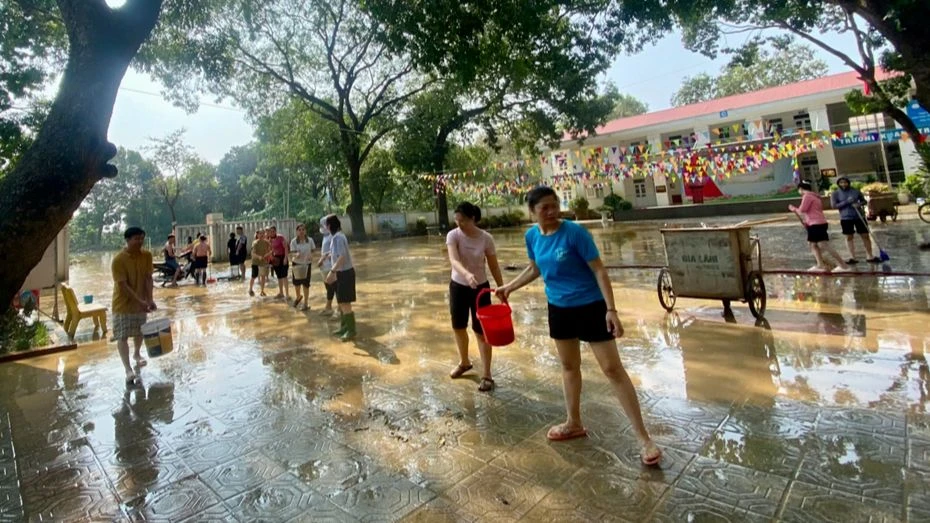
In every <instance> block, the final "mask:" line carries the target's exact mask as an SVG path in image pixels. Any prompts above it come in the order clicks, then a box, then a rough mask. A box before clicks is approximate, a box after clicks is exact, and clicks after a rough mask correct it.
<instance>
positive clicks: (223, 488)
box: [200, 452, 284, 500]
mask: <svg viewBox="0 0 930 523" xmlns="http://www.w3.org/2000/svg"><path fill="white" fill-rule="evenodd" d="M283 472H284V467H282V466H281V465H279V464H277V463H276V462H275V461H273V460H272V459H270V458H268V457H267V456H265V455H264V454H262V453H261V452H252V453H251V454H246V455H245V456H241V457H238V458H235V459H233V460H232V461H228V462H226V463H223V464H222V465H218V466H216V467H214V468H212V469H210V470H207V471H205V472H203V473H202V474H200V478H201V479H202V480H203V482H204V483H206V484H207V485H208V486H209V487H210V488H211V489H213V491H214V492H216V494H217V495H218V496H219V497H220V499H224V500H225V499H229V498H231V497H233V496H235V495H238V494H241V493H243V492H245V491H247V490H251V489H254V488H256V487H259V486H261V485H262V484H263V483H264V482H266V481H268V480H270V479H272V478H274V477H277V476H278V475H280V474H281V473H283Z"/></svg>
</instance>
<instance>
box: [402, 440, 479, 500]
mask: <svg viewBox="0 0 930 523" xmlns="http://www.w3.org/2000/svg"><path fill="white" fill-rule="evenodd" d="M484 465H485V464H484V462H482V461H481V460H478V459H475V458H473V457H471V456H469V455H468V454H465V453H463V452H459V451H457V450H455V449H451V448H445V447H438V446H429V447H426V448H424V449H422V450H420V451H419V452H416V453H414V454H412V455H410V456H408V457H407V459H406V460H404V461H403V463H402V464H401V466H400V467H399V468H398V469H396V470H395V472H398V473H399V474H400V475H403V476H404V477H405V478H407V480H409V481H410V482H411V483H414V484H417V485H420V486H421V487H423V488H426V489H430V490H433V491H435V492H442V491H445V490H447V489H449V488H451V487H453V486H454V485H455V484H456V483H458V482H459V481H462V480H463V479H465V478H467V477H468V476H470V475H472V474H474V473H475V472H477V471H478V470H479V469H481V468H482V467H484Z"/></svg>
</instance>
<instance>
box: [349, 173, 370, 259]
mask: <svg viewBox="0 0 930 523" xmlns="http://www.w3.org/2000/svg"><path fill="white" fill-rule="evenodd" d="M361 172H362V165H361V163H359V162H350V164H349V196H350V200H349V209H348V211H349V219H350V220H351V221H352V237H353V238H355V239H356V240H358V241H365V240H367V239H368V234H367V233H366V232H365V214H364V205H363V203H362V184H361V181H360V180H361Z"/></svg>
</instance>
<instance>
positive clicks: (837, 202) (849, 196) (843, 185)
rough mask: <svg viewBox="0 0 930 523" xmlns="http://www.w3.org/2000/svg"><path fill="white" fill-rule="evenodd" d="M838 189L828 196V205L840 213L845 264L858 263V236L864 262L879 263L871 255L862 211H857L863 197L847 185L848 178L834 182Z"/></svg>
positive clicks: (870, 244) (869, 241)
mask: <svg viewBox="0 0 930 523" xmlns="http://www.w3.org/2000/svg"><path fill="white" fill-rule="evenodd" d="M836 185H837V186H839V189H837V190H835V191H833V194H831V195H830V204H831V205H832V206H833V208H834V209H836V210H838V211H840V227H842V228H843V236H844V237H845V238H846V248H847V249H849V259H848V260H846V263H859V260H857V259H856V239H855V237H854V236H855V235H856V234H858V235H859V238H861V239H862V245H863V246H865V255H866V261H867V262H869V263H881V261H882V260H881V259H879V258H877V257H876V256H874V255H873V254H872V241H871V239H870V238H869V226H868V225H867V224H866V223H865V219H864V218H863V217H862V211H860V210H859V209H860V208H861V207H862V205H863V204H865V203H866V202H865V197H864V196H862V192H860V191H859V189H856V188H855V187H852V186H851V185H850V183H849V178H847V177H845V176H843V177H841V178H839V179H838V180H836Z"/></svg>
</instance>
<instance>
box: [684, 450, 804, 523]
mask: <svg viewBox="0 0 930 523" xmlns="http://www.w3.org/2000/svg"><path fill="white" fill-rule="evenodd" d="M788 483H789V480H788V478H784V477H780V476H774V475H771V474H766V473H764V472H759V471H757V470H753V469H748V468H744V467H740V466H737V465H732V464H729V463H725V462H720V461H716V460H712V459H709V458H704V457H698V458H697V459H695V460H694V461H692V462H691V465H690V466H689V467H688V469H687V470H685V472H684V474H682V475H681V478H679V482H678V484H677V485H676V488H677V489H678V490H681V491H684V492H688V493H691V494H695V495H696V497H700V498H704V499H707V500H709V501H713V502H717V503H719V504H721V505H728V506H732V507H735V508H737V509H739V510H746V511H749V512H752V513H754V514H760V515H763V516H768V517H775V514H776V513H777V512H778V507H779V504H780V503H781V500H782V496H783V495H784V493H785V490H786V489H787V488H788Z"/></svg>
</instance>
